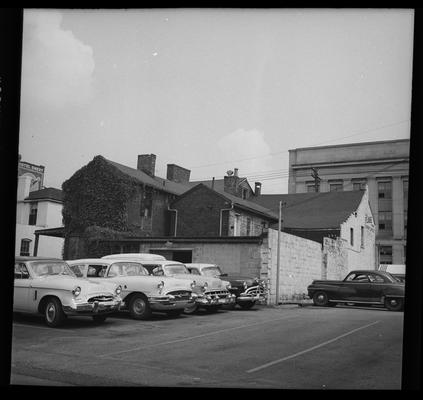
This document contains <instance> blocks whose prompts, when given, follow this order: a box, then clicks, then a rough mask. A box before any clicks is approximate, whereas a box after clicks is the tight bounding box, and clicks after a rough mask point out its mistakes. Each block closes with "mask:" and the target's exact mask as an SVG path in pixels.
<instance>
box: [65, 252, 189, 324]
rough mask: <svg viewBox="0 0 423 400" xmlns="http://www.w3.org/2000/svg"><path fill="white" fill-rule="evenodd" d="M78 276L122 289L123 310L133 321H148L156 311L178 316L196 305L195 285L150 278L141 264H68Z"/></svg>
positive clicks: (96, 261)
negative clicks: (116, 285)
mask: <svg viewBox="0 0 423 400" xmlns="http://www.w3.org/2000/svg"><path fill="white" fill-rule="evenodd" d="M67 262H68V264H69V266H70V268H71V269H72V271H73V272H74V273H75V275H76V276H81V277H84V278H88V279H89V280H92V281H96V282H114V283H115V284H119V285H121V287H122V294H121V297H122V299H123V302H122V306H121V309H122V310H128V311H129V313H130V314H131V316H132V318H134V319H148V318H149V317H150V316H151V314H152V312H153V311H157V312H165V313H167V314H168V315H172V316H177V315H180V314H182V312H183V311H184V309H185V308H186V307H188V306H190V305H191V304H194V297H193V295H192V288H193V287H194V285H195V282H194V281H193V279H192V278H191V279H190V280H184V281H181V280H179V279H174V278H169V277H156V276H151V275H150V274H149V273H148V271H147V270H146V269H145V268H144V267H143V265H142V264H141V263H140V262H137V261H136V260H130V259H125V258H122V259H119V258H116V257H113V258H110V259H105V258H86V259H80V260H69V261H67Z"/></svg>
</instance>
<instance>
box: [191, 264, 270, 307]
mask: <svg viewBox="0 0 423 400" xmlns="http://www.w3.org/2000/svg"><path fill="white" fill-rule="evenodd" d="M185 265H186V267H187V268H188V270H189V271H190V272H191V274H193V275H195V276H197V275H201V276H213V277H218V278H224V279H225V280H227V281H229V283H230V288H229V291H230V292H231V293H232V294H233V296H235V303H234V304H233V306H235V305H236V304H238V305H239V306H240V307H241V308H243V309H245V310H247V309H250V308H252V307H253V306H254V305H255V304H256V303H265V302H266V297H267V287H266V283H265V282H264V281H263V280H261V279H259V278H254V277H251V276H242V275H235V274H233V275H232V274H231V275H228V274H227V273H224V272H223V271H222V270H221V269H220V267H219V266H218V265H216V264H206V263H187V264H185ZM195 279H197V278H195Z"/></svg>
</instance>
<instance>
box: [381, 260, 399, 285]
mask: <svg viewBox="0 0 423 400" xmlns="http://www.w3.org/2000/svg"><path fill="white" fill-rule="evenodd" d="M379 271H386V272H389V273H390V274H391V275H392V276H394V277H395V278H397V279H399V280H400V281H401V282H405V264H380V265H379Z"/></svg>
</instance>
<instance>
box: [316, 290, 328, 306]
mask: <svg viewBox="0 0 423 400" xmlns="http://www.w3.org/2000/svg"><path fill="white" fill-rule="evenodd" d="M313 304H314V305H315V306H319V307H326V306H327V305H328V304H329V299H328V295H327V294H326V293H325V292H316V293H314V295H313Z"/></svg>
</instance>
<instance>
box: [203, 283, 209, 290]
mask: <svg viewBox="0 0 423 400" xmlns="http://www.w3.org/2000/svg"><path fill="white" fill-rule="evenodd" d="M208 286H209V284H208V283H207V282H204V285H203V286H202V287H201V290H202V291H203V292H205V291H206V290H207V287H208Z"/></svg>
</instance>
